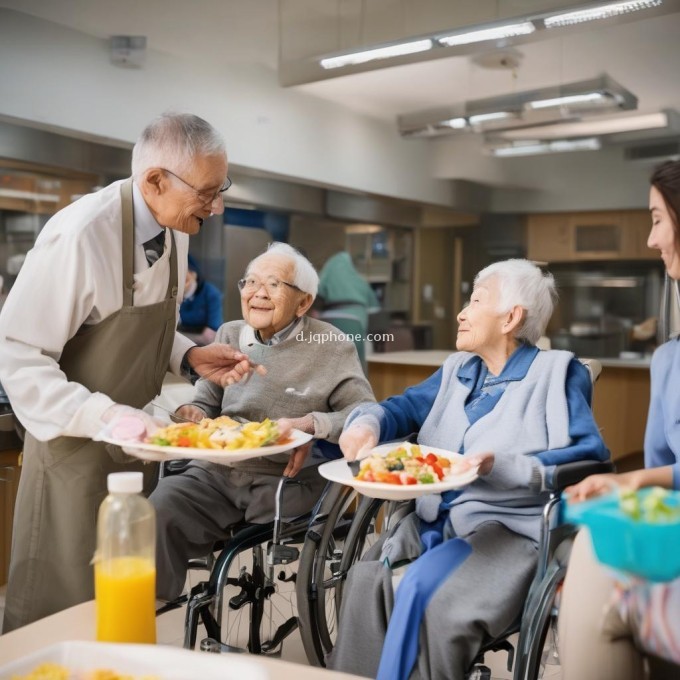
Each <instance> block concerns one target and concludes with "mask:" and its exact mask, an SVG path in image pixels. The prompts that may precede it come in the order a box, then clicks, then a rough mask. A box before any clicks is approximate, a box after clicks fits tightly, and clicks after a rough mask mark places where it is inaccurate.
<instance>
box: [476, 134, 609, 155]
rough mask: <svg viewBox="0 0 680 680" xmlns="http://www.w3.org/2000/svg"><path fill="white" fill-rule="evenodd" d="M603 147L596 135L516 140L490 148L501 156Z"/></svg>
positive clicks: (493, 153) (594, 149)
mask: <svg viewBox="0 0 680 680" xmlns="http://www.w3.org/2000/svg"><path fill="white" fill-rule="evenodd" d="M600 148H602V144H601V143H600V140H599V139H597V138H596V137H591V138H588V139H558V140H554V141H552V142H537V141H531V142H516V143H515V144H510V145H506V146H497V147H492V148H490V149H489V150H490V152H491V154H492V155H494V156H498V157H499V158H508V157H511V156H533V155H536V154H542V153H562V152H565V151H597V150H599V149H600Z"/></svg>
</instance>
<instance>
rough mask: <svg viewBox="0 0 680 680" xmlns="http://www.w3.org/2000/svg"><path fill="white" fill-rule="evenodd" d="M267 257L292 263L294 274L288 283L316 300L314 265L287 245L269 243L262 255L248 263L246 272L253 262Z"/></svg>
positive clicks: (317, 285) (317, 283)
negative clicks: (278, 258)
mask: <svg viewBox="0 0 680 680" xmlns="http://www.w3.org/2000/svg"><path fill="white" fill-rule="evenodd" d="M268 255H277V256H279V257H283V258H285V259H287V260H289V261H290V262H292V264H293V270H294V272H295V274H294V275H293V280H292V281H291V282H290V283H292V284H293V285H295V286H297V287H298V288H299V289H300V290H301V291H303V292H305V293H309V295H311V296H312V298H314V299H316V293H317V291H318V290H319V275H318V274H317V272H316V269H314V265H313V264H312V263H311V262H310V261H309V260H308V259H307V258H306V257H305V256H304V255H303V254H302V253H301V252H300V251H299V250H296V249H295V248H293V246H290V245H288V244H287V243H281V242H280V241H274V242H273V243H270V244H269V246H268V247H267V250H265V251H264V253H262V254H261V255H258V256H257V257H256V258H254V259H253V260H251V261H250V262H249V263H248V266H247V267H246V272H248V271H249V270H250V268H251V267H252V266H253V264H255V262H257V261H258V260H260V259H262V258H263V257H267V256H268Z"/></svg>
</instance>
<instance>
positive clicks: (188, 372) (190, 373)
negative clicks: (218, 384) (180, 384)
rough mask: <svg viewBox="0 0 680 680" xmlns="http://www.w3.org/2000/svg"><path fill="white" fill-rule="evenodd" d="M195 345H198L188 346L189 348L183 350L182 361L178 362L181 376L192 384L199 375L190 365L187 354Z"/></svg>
mask: <svg viewBox="0 0 680 680" xmlns="http://www.w3.org/2000/svg"><path fill="white" fill-rule="evenodd" d="M197 347H198V345H194V346H193V347H189V349H188V350H187V351H186V352H184V356H183V357H182V363H181V364H180V373H181V374H182V377H183V378H185V379H186V380H189V381H190V382H191V383H192V384H193V383H195V382H196V381H197V380H198V378H199V375H198V373H196V371H194V369H193V368H192V367H191V363H190V362H189V355H190V354H191V352H192V351H193V350H195V349H196V348H197Z"/></svg>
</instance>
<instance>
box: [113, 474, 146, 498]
mask: <svg viewBox="0 0 680 680" xmlns="http://www.w3.org/2000/svg"><path fill="white" fill-rule="evenodd" d="M106 487H107V489H108V490H109V493H141V491H142V489H143V488H144V475H143V474H142V473H141V472H112V473H111V474H110V475H109V476H108V477H107V478H106Z"/></svg>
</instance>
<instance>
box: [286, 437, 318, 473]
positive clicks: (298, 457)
mask: <svg viewBox="0 0 680 680" xmlns="http://www.w3.org/2000/svg"><path fill="white" fill-rule="evenodd" d="M311 449H312V442H307V443H306V444H303V445H302V446H298V447H297V448H296V449H293V453H291V454H290V458H289V459H288V465H286V469H285V470H284V471H283V475H284V477H295V475H297V473H298V472H300V470H301V469H302V465H303V464H304V462H305V460H306V459H307V456H308V455H309V452H310V451H311Z"/></svg>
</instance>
